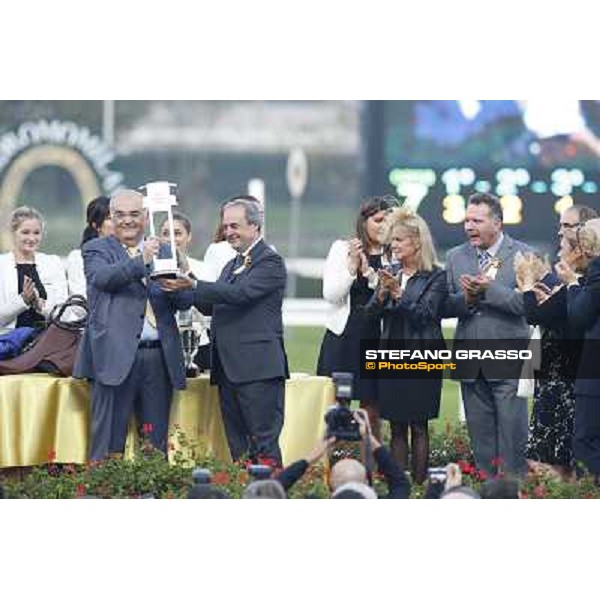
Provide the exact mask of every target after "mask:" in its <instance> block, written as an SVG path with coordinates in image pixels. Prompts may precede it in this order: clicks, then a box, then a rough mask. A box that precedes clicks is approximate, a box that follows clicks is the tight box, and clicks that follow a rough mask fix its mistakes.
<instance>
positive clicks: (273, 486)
mask: <svg viewBox="0 0 600 600" xmlns="http://www.w3.org/2000/svg"><path fill="white" fill-rule="evenodd" d="M242 497H243V498H244V500H284V499H285V498H287V496H286V494H285V490H284V489H283V486H282V485H281V484H280V483H279V481H276V480H275V479H264V480H261V481H253V482H252V483H250V484H248V486H247V487H246V489H245V490H244V495H243V496H242Z"/></svg>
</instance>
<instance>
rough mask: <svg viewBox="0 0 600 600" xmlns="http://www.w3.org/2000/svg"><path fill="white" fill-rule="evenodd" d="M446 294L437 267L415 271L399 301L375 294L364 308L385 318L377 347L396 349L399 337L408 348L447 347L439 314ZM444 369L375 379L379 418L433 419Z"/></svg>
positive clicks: (409, 420) (408, 420)
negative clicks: (415, 374)
mask: <svg viewBox="0 0 600 600" xmlns="http://www.w3.org/2000/svg"><path fill="white" fill-rule="evenodd" d="M394 270H395V271H396V270H397V269H394ZM447 295H448V285H447V281H446V272H445V271H444V270H443V269H440V268H439V267H434V269H433V270H432V271H431V272H425V271H421V272H417V273H415V274H414V275H413V276H412V277H411V278H410V279H409V280H408V281H407V283H406V288H405V289H404V292H403V293H402V296H401V298H400V300H399V301H394V300H391V299H390V298H388V299H387V300H385V301H384V302H383V303H380V302H379V301H378V299H377V294H376V293H375V294H373V296H372V298H371V300H370V301H369V303H368V304H367V310H368V311H369V312H370V313H371V314H378V315H381V316H382V317H383V321H382V323H383V326H382V332H381V340H380V344H379V345H380V347H381V348H395V347H396V346H395V342H394V340H402V344H403V347H404V348H406V349H407V350H421V351H423V350H443V349H445V348H446V344H445V342H444V337H443V334H442V328H441V318H440V313H441V309H442V307H443V306H444V303H445V301H446V297H447ZM442 373H443V371H434V372H431V373H427V374H426V375H425V374H422V373H419V375H418V376H413V377H409V376H407V377H402V378H401V379H388V378H383V377H380V378H378V380H377V391H378V393H377V403H378V406H379V410H380V413H381V415H382V417H384V418H386V419H389V420H391V421H400V422H414V421H425V420H427V419H433V418H436V417H437V416H438V415H439V410H440V397H441V391H442Z"/></svg>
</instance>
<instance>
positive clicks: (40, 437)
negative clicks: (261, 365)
mask: <svg viewBox="0 0 600 600" xmlns="http://www.w3.org/2000/svg"><path fill="white" fill-rule="evenodd" d="M90 392H91V390H90V386H89V384H88V383H87V382H86V381H82V380H77V379H72V378H63V377H54V376H52V375H47V374H44V373H34V374H25V375H4V376H2V377H0V468H5V467H23V466H30V465H39V464H44V463H46V462H48V457H49V454H50V453H52V456H53V457H54V462H57V463H85V461H86V459H87V455H88V445H89V422H90ZM333 402H334V389H333V384H332V381H331V379H330V378H329V377H317V376H309V375H303V374H293V375H292V378H291V379H289V380H288V381H287V382H286V389H285V421H284V427H283V431H282V433H281V437H280V438H279V441H280V444H281V450H282V454H283V463H284V464H289V463H290V462H293V461H295V460H297V459H299V458H302V457H303V456H306V454H307V453H308V452H309V451H310V450H311V449H312V448H313V446H314V445H315V444H316V442H317V441H318V439H319V438H320V437H322V436H323V434H324V432H325V425H324V420H323V415H324V413H325V410H326V409H327V407H328V406H330V405H331V404H332V403H333ZM170 424H171V435H172V439H174V436H173V433H174V426H175V425H178V426H179V428H180V429H181V430H182V431H183V432H184V434H185V436H186V438H187V439H190V440H192V441H198V442H199V443H201V444H202V445H203V446H204V447H206V448H207V449H208V450H209V451H211V452H212V453H213V454H214V455H215V456H217V457H218V458H220V459H224V460H230V455H229V449H228V447H227V440H226V438H225V431H224V428H223V422H222V420H221V410H220V407H219V398H218V390H217V388H216V387H214V386H211V385H210V384H209V380H208V376H207V375H201V376H200V377H196V378H194V379H188V382H187V389H186V390H184V391H180V392H176V393H175V396H174V398H173V403H172V406H171V418H170ZM130 437H131V431H130ZM128 444H131V439H129V438H128Z"/></svg>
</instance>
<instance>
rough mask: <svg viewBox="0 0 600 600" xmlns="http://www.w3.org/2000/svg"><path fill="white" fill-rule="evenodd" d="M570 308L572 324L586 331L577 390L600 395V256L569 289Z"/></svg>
mask: <svg viewBox="0 0 600 600" xmlns="http://www.w3.org/2000/svg"><path fill="white" fill-rule="evenodd" d="M567 310H568V315H569V322H570V324H571V325H572V326H573V327H575V328H577V329H580V330H581V331H584V332H585V335H584V341H583V349H582V352H581V359H580V363H579V364H580V366H579V373H578V377H577V380H576V381H575V393H576V394H582V395H586V396H600V379H599V378H598V375H597V371H598V368H597V365H598V350H600V257H598V258H595V259H594V260H592V261H591V262H590V264H589V266H588V268H587V271H586V274H585V277H584V279H583V281H582V282H581V286H573V287H570V288H568V289H567ZM591 376H593V377H594V378H593V379H592V378H591Z"/></svg>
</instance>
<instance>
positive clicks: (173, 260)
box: [140, 181, 182, 279]
mask: <svg viewBox="0 0 600 600" xmlns="http://www.w3.org/2000/svg"><path fill="white" fill-rule="evenodd" d="M176 187H177V186H176V185H175V184H174V183H169V182H168V181H153V182H152V183H147V184H146V185H144V186H142V187H141V188H140V190H142V191H145V195H144V207H145V208H146V209H147V210H148V219H149V224H150V235H151V236H157V237H158V236H159V235H160V232H161V230H162V228H163V226H164V224H165V223H168V228H169V243H168V246H169V250H168V251H167V252H164V251H163V252H162V256H161V257H160V258H159V257H158V256H155V257H154V259H153V268H152V273H151V274H150V277H152V278H153V279H157V278H161V277H165V278H168V279H175V278H177V277H179V276H182V273H181V271H180V270H179V267H178V265H177V251H176V248H175V233H174V231H173V208H172V207H173V206H176V205H177V198H176V197H175V194H174V193H172V191H174V190H175V188H176Z"/></svg>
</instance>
